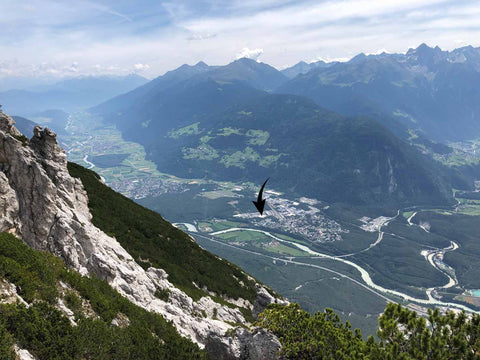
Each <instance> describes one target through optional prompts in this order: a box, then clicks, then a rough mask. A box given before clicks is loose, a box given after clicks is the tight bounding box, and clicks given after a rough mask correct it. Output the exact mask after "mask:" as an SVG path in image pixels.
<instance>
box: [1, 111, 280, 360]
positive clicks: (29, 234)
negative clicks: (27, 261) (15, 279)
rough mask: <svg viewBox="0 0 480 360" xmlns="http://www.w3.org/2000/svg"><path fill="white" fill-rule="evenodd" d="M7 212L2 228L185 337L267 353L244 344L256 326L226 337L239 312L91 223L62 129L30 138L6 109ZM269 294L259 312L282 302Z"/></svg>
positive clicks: (239, 351) (241, 354)
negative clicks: (192, 293) (147, 264)
mask: <svg viewBox="0 0 480 360" xmlns="http://www.w3.org/2000/svg"><path fill="white" fill-rule="evenodd" d="M0 213H1V217H0V232H11V233H14V234H15V235H17V236H18V237H20V238H21V239H23V241H25V242H26V243H27V244H28V245H30V246H31V247H33V248H35V249H39V250H46V251H49V252H52V253H54V254H55V255H57V256H59V257H61V258H62V259H63V260H64V261H65V262H66V263H67V264H69V265H70V266H71V267H72V268H74V269H76V270H77V271H79V272H80V273H82V274H89V273H91V274H95V275H96V276H98V277H100V278H102V279H105V280H106V281H107V282H108V283H109V284H110V285H112V286H113V287H114V288H116V289H117V291H119V292H120V293H121V294H122V295H124V296H125V297H127V298H128V299H129V300H130V301H132V302H134V303H135V304H137V305H139V306H142V307H143V308H145V309H147V310H150V311H155V312H158V313H160V314H162V315H163V316H164V317H165V318H166V319H167V320H171V321H172V322H173V323H174V324H175V326H176V328H177V329H178V331H179V332H180V333H181V334H182V335H184V336H187V337H190V338H191V339H192V340H193V341H195V342H197V343H198V344H199V345H200V346H201V347H203V346H205V344H206V343H207V342H209V340H207V339H210V338H212V339H217V340H218V339H222V340H221V341H220V343H222V344H223V345H225V346H226V349H225V353H228V354H234V355H233V356H234V357H233V358H244V359H260V358H262V357H258V356H256V355H255V354H254V353H255V350H252V349H250V348H248V346H246V345H245V346H244V345H242V344H244V343H245V342H247V343H250V342H251V339H250V338H249V336H250V335H248V334H249V332H248V331H247V332H245V331H243V332H242V336H237V337H236V338H235V340H232V339H231V338H230V337H228V336H225V332H226V331H227V330H229V329H232V326H231V325H229V324H228V323H227V322H230V323H242V324H245V323H246V320H245V318H244V317H243V315H242V313H241V312H240V311H239V310H238V309H232V308H230V307H227V306H222V305H219V304H218V303H215V302H214V301H213V300H212V299H211V298H210V297H208V296H205V297H203V298H201V299H200V300H199V301H196V302H195V301H193V300H192V298H190V297H189V296H187V295H186V294H185V293H184V292H182V291H180V290H179V289H177V288H176V287H174V286H173V285H172V283H170V282H169V281H168V274H166V273H165V271H164V270H162V269H156V268H149V269H148V270H147V271H145V270H144V269H143V268H142V267H140V266H139V265H138V264H137V263H136V262H135V260H134V259H133V258H132V257H131V256H130V254H128V253H127V251H125V249H123V248H122V247H121V246H120V244H119V243H118V242H117V240H116V239H115V238H112V237H110V236H108V235H106V234H105V233H104V232H102V231H101V230H99V229H98V228H96V227H95V226H94V225H93V224H92V223H91V218H92V216H91V214H90V212H89V209H88V198H87V194H86V192H85V191H84V189H83V186H82V183H81V181H80V180H78V179H74V178H72V177H71V176H70V175H69V173H68V171H67V158H66V154H65V151H64V150H63V149H61V148H60V147H59V146H58V144H57V140H56V134H55V133H54V132H52V131H51V130H49V129H42V128H41V127H38V126H37V127H36V128H35V130H34V136H33V137H32V139H30V141H28V140H27V139H26V138H22V136H21V134H20V133H19V132H18V130H17V129H16V128H15V127H14V121H13V119H12V118H11V117H9V116H7V115H6V114H4V113H2V112H1V111H0ZM157 290H168V291H170V296H169V301H168V302H166V301H163V300H161V299H158V298H157V297H155V295H154V294H155V292H156V291H157ZM265 293H266V290H265V289H264V288H260V291H259V294H260V296H259V301H257V302H256V304H255V312H258V310H259V309H261V308H263V307H264V306H265V304H266V303H268V302H269V301H274V299H273V297H271V296H270V297H269V296H268V295H266V294H265ZM266 299H268V300H266ZM251 305H252V307H253V304H251ZM213 308H217V311H216V319H212V317H213V315H212V313H213V311H212V309H213ZM201 314H206V316H207V317H204V316H202V315H201ZM251 336H254V335H252V334H251ZM269 336H270V337H271V336H273V335H271V334H269ZM261 338H262V339H264V338H265V337H264V336H263V337H261ZM257 339H260V337H259V336H257ZM272 339H273V338H272ZM273 340H276V339H273ZM262 341H263V340H262ZM210 342H211V341H210ZM216 342H217V343H219V341H216ZM257 342H258V341H257ZM274 343H275V344H277V343H278V340H276V342H275V341H274ZM229 344H230V345H229ZM223 345H222V346H223ZM277 345H278V344H277ZM246 352H249V353H251V354H253V355H248V356H247V355H246ZM246 356H247V357H246Z"/></svg>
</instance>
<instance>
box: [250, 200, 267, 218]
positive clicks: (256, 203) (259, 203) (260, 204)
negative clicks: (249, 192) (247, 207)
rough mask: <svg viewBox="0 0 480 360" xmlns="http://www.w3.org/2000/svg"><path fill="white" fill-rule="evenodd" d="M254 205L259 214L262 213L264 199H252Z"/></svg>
mask: <svg viewBox="0 0 480 360" xmlns="http://www.w3.org/2000/svg"><path fill="white" fill-rule="evenodd" d="M252 202H253V204H254V205H255V207H256V208H257V210H258V212H259V213H260V215H263V209H264V207H265V199H263V200H260V201H252Z"/></svg>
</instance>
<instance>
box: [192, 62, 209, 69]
mask: <svg viewBox="0 0 480 360" xmlns="http://www.w3.org/2000/svg"><path fill="white" fill-rule="evenodd" d="M194 67H199V68H208V65H207V64H205V63H204V62H203V61H199V62H198V63H196V64H195V65H194Z"/></svg>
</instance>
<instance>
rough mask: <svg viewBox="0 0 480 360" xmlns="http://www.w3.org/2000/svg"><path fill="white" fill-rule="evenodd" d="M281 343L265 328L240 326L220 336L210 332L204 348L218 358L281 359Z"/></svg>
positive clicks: (235, 359) (211, 355) (219, 359)
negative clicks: (248, 328) (249, 328)
mask: <svg viewBox="0 0 480 360" xmlns="http://www.w3.org/2000/svg"><path fill="white" fill-rule="evenodd" d="M281 349H282V345H281V344H280V341H279V340H278V338H277V337H276V336H275V335H274V334H273V333H271V332H270V331H268V330H266V329H261V328H255V329H253V330H247V329H244V328H241V327H237V328H235V329H234V330H233V331H230V334H228V335H227V334H225V335H223V336H220V335H218V334H214V333H211V334H209V336H208V338H207V342H206V345H205V350H206V351H207V353H208V354H209V355H210V357H211V358H213V359H218V360H275V359H282V356H281V355H280V351H281Z"/></svg>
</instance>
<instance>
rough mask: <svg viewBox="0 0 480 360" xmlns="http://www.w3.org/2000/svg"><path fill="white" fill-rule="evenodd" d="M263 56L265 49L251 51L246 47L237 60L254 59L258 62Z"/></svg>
mask: <svg viewBox="0 0 480 360" xmlns="http://www.w3.org/2000/svg"><path fill="white" fill-rule="evenodd" d="M262 54H263V49H249V48H248V47H245V48H243V49H242V51H240V52H239V53H238V54H237V56H236V58H237V59H241V58H247V59H253V60H255V61H258V58H259V57H260V56H261V55H262Z"/></svg>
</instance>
